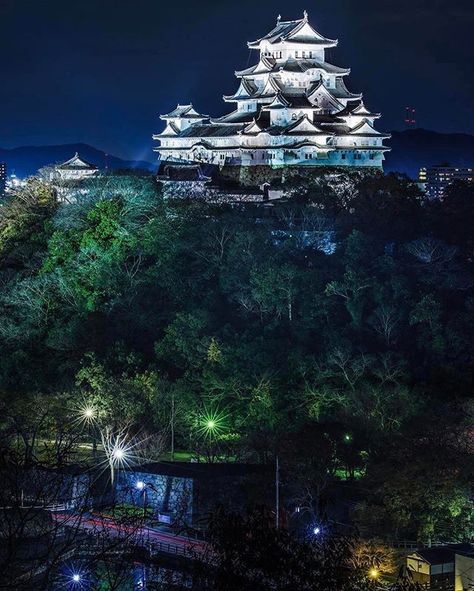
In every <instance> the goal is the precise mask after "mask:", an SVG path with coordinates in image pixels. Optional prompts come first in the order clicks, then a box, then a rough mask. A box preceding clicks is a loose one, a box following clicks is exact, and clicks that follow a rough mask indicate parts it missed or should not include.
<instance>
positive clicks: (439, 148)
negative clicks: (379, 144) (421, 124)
mask: <svg viewBox="0 0 474 591" xmlns="http://www.w3.org/2000/svg"><path fill="white" fill-rule="evenodd" d="M387 145H389V146H390V147H391V148H392V151H391V152H388V153H387V154H386V162H385V165H384V170H385V172H404V173H406V174H407V175H408V176H409V177H411V178H417V177H418V172H419V170H420V168H421V167H422V166H432V165H433V164H441V163H445V162H449V164H451V165H452V166H459V167H468V168H474V135H469V134H467V133H438V132H436V131H429V130H427V129H407V130H405V131H393V132H392V138H391V139H390V140H387Z"/></svg>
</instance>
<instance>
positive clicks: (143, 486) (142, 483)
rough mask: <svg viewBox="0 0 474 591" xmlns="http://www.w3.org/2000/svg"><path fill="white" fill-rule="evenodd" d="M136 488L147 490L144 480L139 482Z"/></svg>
mask: <svg viewBox="0 0 474 591" xmlns="http://www.w3.org/2000/svg"><path fill="white" fill-rule="evenodd" d="M135 486H136V487H137V488H138V490H143V489H144V488H145V483H144V482H143V480H139V481H138V482H137V484H136V485H135Z"/></svg>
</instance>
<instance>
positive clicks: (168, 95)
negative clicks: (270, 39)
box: [0, 0, 474, 160]
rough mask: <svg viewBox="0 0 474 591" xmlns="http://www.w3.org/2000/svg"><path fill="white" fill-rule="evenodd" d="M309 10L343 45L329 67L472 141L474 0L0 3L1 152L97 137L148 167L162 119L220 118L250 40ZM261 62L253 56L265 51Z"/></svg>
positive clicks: (395, 106) (374, 104) (373, 103)
mask: <svg viewBox="0 0 474 591" xmlns="http://www.w3.org/2000/svg"><path fill="white" fill-rule="evenodd" d="M304 9H306V10H308V12H309V17H310V21H311V23H312V24H313V25H314V26H315V27H316V28H317V29H319V30H320V32H322V33H323V34H325V35H326V36H328V37H331V38H338V39H339V47H338V48H337V49H333V50H331V53H330V61H332V62H333V63H336V64H337V65H340V66H349V67H351V68H352V73H351V76H350V79H349V82H348V86H349V87H350V89H351V90H353V91H362V92H363V93H364V97H365V102H366V104H367V106H369V107H370V108H371V109H374V110H378V111H382V113H383V119H382V120H381V122H380V123H379V127H380V128H383V129H384V130H390V129H400V128H403V115H404V107H405V106H406V105H413V106H415V107H416V108H417V109H418V117H419V122H420V125H421V126H422V127H426V128H429V129H435V130H438V131H448V132H454V131H457V132H468V133H474V116H473V115H474V113H473V111H474V110H473V91H474V65H473V63H474V41H473V36H474V6H473V2H472V0H450V1H448V0H397V1H395V0H319V1H318V2H309V1H308V0H293V1H292V2H284V1H283V0H274V1H273V2H264V1H263V0H239V2H236V1H232V2H231V1H227V0H221V1H215V0H201V1H200V2H195V1H194V2H192V1H188V0H180V1H175V2H173V1H171V0H168V1H167V2H162V1H161V0H133V1H131V0H128V1H127V2H125V1H123V0H75V1H72V2H67V1H64V0H61V1H58V0H42V1H38V0H35V1H29V0H0V56H1V76H2V80H1V82H0V97H1V98H0V146H2V147H14V146H18V145H29V144H53V143H67V142H79V141H81V142H87V143H90V144H92V145H94V146H96V147H99V148H103V149H105V150H108V151H109V152H111V153H114V154H117V155H119V156H126V157H130V158H145V159H148V160H151V159H152V158H153V156H152V153H151V144H152V141H151V134H152V133H153V132H154V131H158V130H159V129H161V123H160V121H159V119H158V114H159V113H160V112H167V111H169V110H171V109H172V108H173V107H174V106H175V104H176V103H177V102H181V103H184V102H187V101H192V102H193V103H194V105H195V107H196V108H198V109H199V110H200V111H201V112H205V113H211V114H216V115H217V114H221V113H223V112H224V110H225V109H226V105H225V104H224V103H223V102H222V101H221V97H222V94H225V93H231V92H232V91H234V90H235V89H236V80H235V79H234V77H233V72H234V70H235V69H240V68H244V67H245V66H246V65H247V63H248V59H249V51H248V50H247V49H246V41H247V40H253V39H255V38H258V37H259V36H261V35H263V34H264V33H266V32H267V31H268V30H269V29H270V28H271V27H272V26H273V24H274V22H275V19H276V16H277V14H278V13H281V15H282V17H283V19H293V18H300V17H301V15H302V12H303V10H304ZM252 53H253V55H252V57H251V60H255V57H256V55H255V52H252Z"/></svg>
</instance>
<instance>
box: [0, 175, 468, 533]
mask: <svg viewBox="0 0 474 591" xmlns="http://www.w3.org/2000/svg"><path fill="white" fill-rule="evenodd" d="M473 203H474V193H473V190H472V188H471V189H469V188H466V187H464V186H454V187H452V189H451V190H450V191H449V192H448V194H447V195H446V198H445V200H444V201H443V202H436V203H429V202H426V201H424V200H423V199H422V198H421V196H420V194H419V193H418V190H417V188H416V186H414V185H413V184H411V183H409V182H408V181H406V180H404V179H403V178H398V177H396V176H388V177H375V178H370V179H366V180H362V181H360V182H359V184H358V185H357V186H356V187H352V188H351V189H350V190H348V191H345V192H341V194H338V193H337V192H335V191H334V190H332V189H331V190H330V189H329V188H328V189H327V190H326V191H324V190H321V188H319V189H318V191H315V190H304V191H303V190H301V191H300V192H299V193H298V192H297V191H295V197H294V198H292V199H289V200H287V201H286V202H285V203H284V204H279V205H275V206H273V207H258V206H253V205H247V206H245V207H244V206H239V207H236V206H230V205H220V206H217V205H212V204H205V203H199V202H186V201H184V200H180V201H177V202H172V201H166V200H163V199H162V198H161V195H160V190H159V187H158V186H156V185H155V183H154V181H153V180H152V179H151V178H149V177H148V178H141V177H134V178H128V177H120V178H117V177H115V178H114V177H111V178H110V179H109V180H107V182H102V183H101V184H97V185H95V186H93V187H91V189H90V191H89V193H88V194H87V195H84V196H83V197H82V198H81V199H79V200H78V202H77V203H74V204H68V205H61V206H60V205H58V204H56V202H55V200H54V196H53V194H52V192H51V191H50V190H49V189H48V187H47V186H45V185H42V184H40V183H39V182H36V181H34V182H32V183H30V184H29V185H28V186H27V187H26V188H25V189H22V190H21V191H20V192H19V193H18V194H16V195H15V196H13V197H12V198H11V200H10V201H9V202H8V203H5V204H4V205H3V207H2V208H1V211H0V278H1V281H2V289H1V292H0V352H1V355H0V388H1V392H2V394H1V396H2V404H3V406H4V407H5V408H7V407H10V405H11V404H12V400H13V401H15V404H16V403H17V402H18V401H21V400H24V401H25V402H26V401H27V402H28V404H29V405H30V406H31V405H32V404H33V403H32V402H31V401H33V400H37V399H38V398H39V399H41V397H44V399H46V398H47V397H60V399H62V400H64V401H67V400H69V399H75V398H77V397H84V396H88V397H94V399H96V400H100V404H103V405H104V407H106V408H107V409H109V412H111V413H113V414H114V415H115V416H116V417H117V421H119V420H126V421H128V422H129V423H131V424H133V425H134V426H135V427H136V429H140V430H142V431H145V432H147V433H154V432H166V433H168V430H169V420H170V412H171V410H170V409H171V405H172V404H173V405H174V406H173V408H174V412H175V423H176V437H177V444H178V446H180V447H182V448H187V449H190V448H191V449H193V450H195V451H198V452H199V453H206V454H207V456H208V457H209V458H216V457H237V458H245V459H249V460H259V461H268V460H269V459H270V458H272V457H274V455H275V454H276V453H278V454H280V455H281V457H282V461H283V464H284V466H283V470H284V474H286V475H287V478H286V480H287V483H286V485H285V486H286V494H287V497H288V499H294V500H295V502H296V499H299V502H300V501H301V499H302V498H303V497H304V496H305V494H306V493H307V492H308V491H309V490H311V491H315V490H317V491H318V499H316V500H314V499H313V500H312V501H311V502H309V505H311V511H313V513H314V514H317V512H318V511H320V507H321V503H322V499H323V497H324V495H325V491H327V490H328V487H330V486H331V484H330V482H333V481H334V479H338V478H339V479H340V478H342V477H344V478H348V479H349V482H351V483H352V484H351V491H352V492H351V495H352V497H353V499H354V503H355V509H354V511H353V515H352V518H353V519H355V520H356V522H357V523H358V524H359V526H360V527H365V528H369V529H370V530H371V531H384V532H390V534H391V535H397V536H419V537H421V538H424V539H426V538H431V537H436V538H443V539H446V538H453V539H463V538H464V537H467V536H468V534H469V532H470V535H472V532H473V527H474V526H473V523H472V519H473V509H472V504H470V500H469V499H470V498H471V497H470V491H469V483H470V482H472V455H469V454H472V418H473V416H472V383H473V375H474V374H473V372H474V330H473V329H472V327H473V325H474V268H473V256H474V243H473V233H472V228H473V226H474V219H473V218H474V207H473ZM61 397H62V398H61ZM25 408H26V407H25ZM25 412H26V411H25ZM209 413H211V414H212V416H214V417H216V419H217V420H218V422H219V430H218V432H215V433H214V435H212V436H210V435H209V434H208V433H207V434H206V433H205V432H203V430H202V429H200V428H199V421H200V420H201V419H200V417H203V416H207V415H209ZM10 416H11V417H13V414H12V413H3V417H4V418H3V420H4V421H7V422H8V421H9V420H11V421H14V420H15V419H14V417H13V418H11V419H9V418H8V417H10ZM41 429H42V430H43V431H44V430H45V429H47V426H46V425H42V426H41ZM434 433H436V436H434V435H433V434H434ZM302 442H304V444H302ZM295 466H298V467H299V468H300V469H299V470H295V469H294V467H295ZM293 475H295V477H293ZM439 475H443V477H442V478H438V476H439ZM326 482H327V485H326V484H325V483H326ZM414 483H416V486H415V485H414ZM289 502H290V501H289Z"/></svg>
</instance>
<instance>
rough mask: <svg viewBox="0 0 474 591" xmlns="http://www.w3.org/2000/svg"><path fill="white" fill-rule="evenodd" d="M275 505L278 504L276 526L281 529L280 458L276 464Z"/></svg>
mask: <svg viewBox="0 0 474 591" xmlns="http://www.w3.org/2000/svg"><path fill="white" fill-rule="evenodd" d="M275 504H276V511H275V525H276V528H277V529H279V527H280V460H279V458H278V456H277V457H276V463H275Z"/></svg>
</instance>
